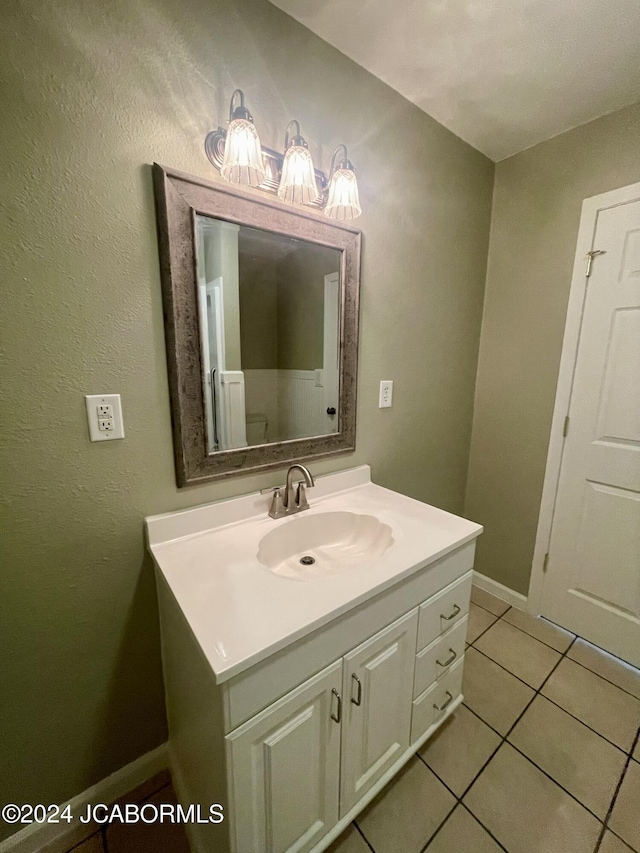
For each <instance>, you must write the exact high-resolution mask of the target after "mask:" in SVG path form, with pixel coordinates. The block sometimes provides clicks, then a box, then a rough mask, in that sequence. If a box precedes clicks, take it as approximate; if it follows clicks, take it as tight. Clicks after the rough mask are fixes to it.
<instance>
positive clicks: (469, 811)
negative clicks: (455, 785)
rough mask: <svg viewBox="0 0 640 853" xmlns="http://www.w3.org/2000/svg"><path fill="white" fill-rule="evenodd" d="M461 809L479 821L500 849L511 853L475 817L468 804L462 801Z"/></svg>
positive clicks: (481, 823) (479, 821)
mask: <svg viewBox="0 0 640 853" xmlns="http://www.w3.org/2000/svg"><path fill="white" fill-rule="evenodd" d="M460 807H461V808H463V809H464V810H465V811H466V812H468V813H469V814H470V815H471V817H472V818H473V819H474V820H475V821H477V822H478V823H479V824H480V826H481V827H482V828H483V829H484V831H485V832H486V833H487V835H489V836H491V838H492V839H493V840H494V841H495V843H496V844H497V845H498V847H499V848H500V849H501V850H504V851H505V853H509V851H508V850H507V848H506V847H505V846H504V844H503V843H502V842H501V841H498V839H497V838H496V837H495V835H494V834H493V832H491V830H490V829H488V828H487V827H486V826H485V825H484V823H483V822H482V821H481V820H479V819H478V818H477V817H476V816H475V815H474V813H473V812H472V811H471V809H470V808H469V806H467V804H466V803H463V802H462V800H460Z"/></svg>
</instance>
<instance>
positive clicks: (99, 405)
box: [84, 394, 124, 441]
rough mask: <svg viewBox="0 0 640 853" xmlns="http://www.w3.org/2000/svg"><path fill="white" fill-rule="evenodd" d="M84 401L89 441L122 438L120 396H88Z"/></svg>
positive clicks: (122, 426)
mask: <svg viewBox="0 0 640 853" xmlns="http://www.w3.org/2000/svg"><path fill="white" fill-rule="evenodd" d="M84 399H85V402H86V404H87V420H88V422H89V437H90V438H91V441H113V440H114V438H124V425H123V423H122V403H121V401H120V394H89V395H87V396H86V397H85V398H84Z"/></svg>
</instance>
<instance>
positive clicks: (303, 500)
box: [296, 483, 309, 509]
mask: <svg viewBox="0 0 640 853" xmlns="http://www.w3.org/2000/svg"><path fill="white" fill-rule="evenodd" d="M296 508H297V509H309V501H308V500H307V490H306V489H305V485H304V483H298V488H297V489H296Z"/></svg>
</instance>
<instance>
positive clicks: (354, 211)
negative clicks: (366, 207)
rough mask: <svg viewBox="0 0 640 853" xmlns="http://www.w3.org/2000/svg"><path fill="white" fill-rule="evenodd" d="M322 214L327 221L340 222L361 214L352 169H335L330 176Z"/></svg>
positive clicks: (356, 183) (356, 184) (356, 185)
mask: <svg viewBox="0 0 640 853" xmlns="http://www.w3.org/2000/svg"><path fill="white" fill-rule="evenodd" d="M324 212H325V215H326V216H328V217H329V219H339V220H341V221H344V220H347V219H355V218H356V217H358V216H360V214H361V213H362V208H361V207H360V199H359V198H358V182H357V181H356V173H355V172H354V171H353V170H352V169H336V171H335V172H334V173H333V175H332V176H331V183H330V184H329V195H328V198H327V204H326V206H325V209H324Z"/></svg>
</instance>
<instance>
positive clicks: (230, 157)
mask: <svg viewBox="0 0 640 853" xmlns="http://www.w3.org/2000/svg"><path fill="white" fill-rule="evenodd" d="M237 94H239V95H240V105H239V106H237V107H236V108H235V110H234V109H233V101H234V98H235V96H236V95H237ZM229 112H230V120H229V128H228V130H227V138H226V140H225V145H224V157H223V159H222V166H221V168H220V174H221V175H222V177H223V178H224V179H225V180H226V181H229V182H230V183H232V184H244V185H245V186H249V187H258V186H260V184H261V183H262V182H263V181H264V179H265V177H266V172H265V168H264V161H263V159H262V146H261V145H260V139H259V137H258V131H257V130H256V128H255V125H254V123H253V118H252V117H251V115H250V113H249V110H248V109H247V108H246V107H245V105H244V95H243V93H242V91H241V90H240V89H236V91H235V92H234V93H233V95H232V96H231V106H230V109H229Z"/></svg>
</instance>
